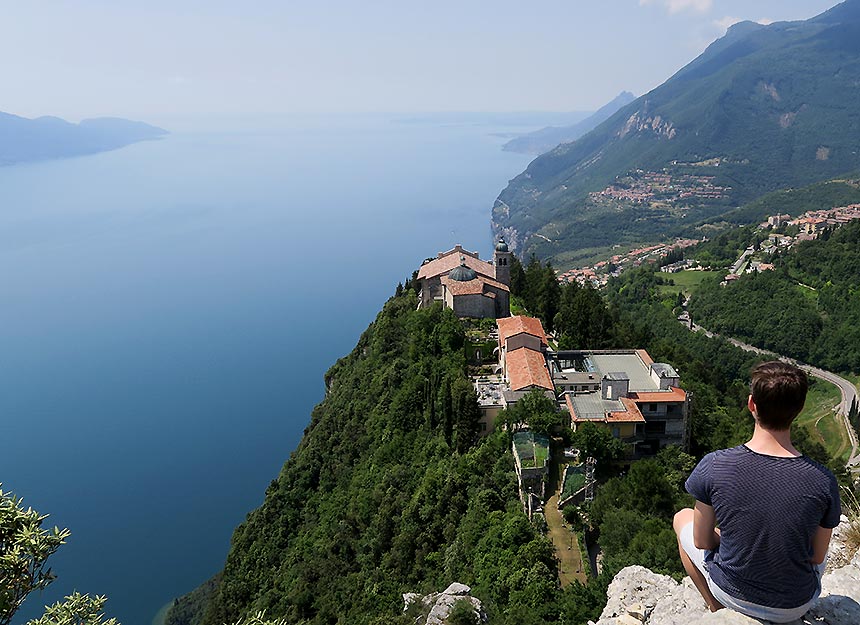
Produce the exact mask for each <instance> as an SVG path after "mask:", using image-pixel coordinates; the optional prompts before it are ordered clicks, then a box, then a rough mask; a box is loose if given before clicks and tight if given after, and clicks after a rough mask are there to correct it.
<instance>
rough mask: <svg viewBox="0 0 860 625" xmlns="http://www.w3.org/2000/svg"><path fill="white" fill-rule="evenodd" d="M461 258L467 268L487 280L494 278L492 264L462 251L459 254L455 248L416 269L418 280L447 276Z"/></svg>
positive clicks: (458, 263) (494, 272)
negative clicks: (485, 277)
mask: <svg viewBox="0 0 860 625" xmlns="http://www.w3.org/2000/svg"><path fill="white" fill-rule="evenodd" d="M461 256H462V257H463V260H464V261H465V263H466V266H467V267H471V268H472V269H474V270H475V271H477V272H478V273H479V274H483V275H484V276H487V277H488V278H495V276H496V269H495V267H493V264H492V263H488V262H487V261H485V260H481V259H480V258H475V257H474V256H470V255H469V253H466V252H464V251H463V252H461V251H460V250H457V249H456V248H455V249H453V250H450V251H448V252H445V253H444V255H443V256H440V257H439V258H434V259H433V260H431V261H430V262H429V263H425V264H423V265H421V267H420V268H419V269H418V279H419V280H422V279H424V278H433V277H436V276H441V275H443V274H447V273H448V272H449V271H451V270H452V269H454V267H459V266H460V257H461Z"/></svg>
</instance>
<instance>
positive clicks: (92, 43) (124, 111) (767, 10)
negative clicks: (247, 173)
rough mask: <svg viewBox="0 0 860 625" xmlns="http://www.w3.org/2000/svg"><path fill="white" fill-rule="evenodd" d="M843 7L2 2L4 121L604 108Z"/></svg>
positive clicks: (496, 0)
mask: <svg viewBox="0 0 860 625" xmlns="http://www.w3.org/2000/svg"><path fill="white" fill-rule="evenodd" d="M835 4H837V2H836V0H565V1H561V0H530V1H525V0H486V1H483V0H482V1H478V0H432V1H424V2H418V1H412V0H307V1H299V0H232V1H229V2H228V1H223V0H137V1H135V2H129V1H127V0H55V1H46V0H28V1H27V2H20V1H9V0H6V1H3V2H2V3H0V7H2V15H3V19H2V21H0V58H2V59H3V64H2V81H0V85H2V86H0V94H2V97H0V110H3V111H7V112H11V113H17V114H20V115H26V116H35V115H43V114H56V115H60V116H67V117H70V118H77V117H80V116H84V115H92V114H116V115H126V116H137V117H146V115H157V114H167V113H196V112H214V113H232V112H293V111H301V112H307V111H326V112H327V111H386V112H390V111H397V112H407V111H408V112H412V111H520V110H592V109H594V108H596V107H598V106H600V105H602V104H604V103H605V102H606V101H608V100H610V99H611V98H612V97H614V96H615V95H616V94H617V93H618V92H620V91H622V90H625V89H626V90H629V91H633V92H634V93H635V94H636V95H640V94H642V93H644V92H646V91H648V90H649V89H652V88H654V87H655V86H657V85H659V84H660V83H661V82H663V81H664V80H665V79H666V78H668V77H669V76H670V75H671V74H672V73H674V72H675V71H676V70H678V69H679V68H680V67H682V66H683V65H685V64H686V63H687V62H689V61H690V60H691V59H692V58H693V57H695V56H696V55H697V54H699V53H700V52H701V51H702V50H703V49H704V48H705V47H706V46H707V45H708V44H709V43H710V42H711V41H713V40H714V39H715V38H717V37H719V36H721V35H722V34H723V33H724V32H725V28H726V26H727V25H728V24H730V23H733V22H735V21H738V20H741V19H752V20H756V21H779V20H794V19H805V18H808V17H811V16H813V15H816V14H818V13H820V12H821V11H823V10H826V9H827V8H829V7H831V6H833V5H835Z"/></svg>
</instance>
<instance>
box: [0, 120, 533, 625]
mask: <svg viewBox="0 0 860 625" xmlns="http://www.w3.org/2000/svg"><path fill="white" fill-rule="evenodd" d="M150 121H152V122H154V123H159V124H160V125H163V126H165V127H167V128H169V129H171V130H172V131H174V132H173V134H172V135H170V136H169V137H167V138H165V139H164V140H161V141H154V142H146V143H140V144H137V145H133V146H129V147H127V148H124V149H122V150H118V151H115V152H109V153H103V154H98V155H94V156H89V157H83V158H76V159H69V160H61V161H51V162H45V163H38V164H29V165H17V166H13V167H5V168H0V443H2V453H0V481H2V483H3V487H4V489H6V490H11V491H13V492H15V493H17V494H19V495H22V496H24V497H25V501H26V502H27V503H29V504H30V505H32V506H33V507H34V508H36V509H37V510H39V511H41V512H44V513H50V514H51V517H50V518H49V520H48V523H50V524H51V525H53V524H57V525H60V526H65V527H69V528H70V529H71V531H72V537H71V539H70V540H69V542H68V544H67V545H65V546H64V547H62V548H61V549H60V551H59V552H58V553H57V554H56V555H55V556H53V558H52V559H51V564H52V566H53V568H54V570H55V572H56V573H57V575H58V579H57V581H56V582H55V583H54V584H53V585H52V586H51V587H50V588H49V590H47V591H46V592H44V593H43V594H42V595H41V596H32V597H31V598H30V599H29V600H28V602H27V604H25V609H23V610H22V611H21V612H19V615H18V617H17V618H16V621H15V622H17V623H21V622H23V621H24V620H25V619H26V618H29V617H32V616H35V615H38V614H41V606H43V605H44V604H45V603H49V602H53V601H55V600H58V599H59V598H61V597H62V596H63V595H65V594H68V593H70V592H71V591H73V590H79V591H82V592H89V593H94V594H106V595H108V597H109V601H108V604H107V612H108V614H109V615H112V616H116V617H117V618H119V619H120V621H121V622H122V623H124V625H148V624H149V623H150V621H151V620H152V618H153V616H154V615H155V612H156V611H157V610H158V609H159V608H160V607H161V606H162V605H164V604H165V603H166V602H167V601H169V600H171V599H172V598H173V597H174V596H177V595H179V594H182V593H184V592H186V591H188V590H191V589H192V588H193V587H194V586H196V585H197V584H198V583H200V582H202V581H204V580H205V579H206V578H208V577H209V576H210V575H211V574H213V573H215V572H216V571H217V570H218V569H219V568H220V567H221V565H222V564H223V561H224V557H225V555H226V553H227V549H228V546H229V538H230V535H231V532H232V530H233V528H234V527H235V526H236V525H237V524H238V523H240V522H241V521H242V520H243V519H244V516H245V514H246V513H247V512H248V511H249V510H251V509H252V508H254V507H256V506H258V505H259V504H260V502H261V501H262V496H263V492H264V490H265V487H266V486H267V485H268V483H269V482H270V481H271V480H272V479H273V478H274V477H276V475H277V473H278V471H279V470H280V468H281V465H282V464H283V462H284V461H285V460H286V459H287V458H288V456H289V454H290V452H291V451H292V450H293V449H294V448H295V446H296V444H297V443H298V441H299V439H300V437H301V435H302V432H303V429H304V427H305V426H306V424H307V423H308V420H309V415H310V411H311V408H312V407H313V405H314V404H316V403H317V402H319V401H320V400H321V399H322V396H323V373H324V372H325V371H326V369H327V368H328V367H329V366H330V365H331V364H333V363H334V361H335V360H336V359H337V358H338V357H340V356H342V355H344V354H346V353H347V352H348V351H350V350H351V349H352V347H353V345H354V344H355V342H356V340H357V338H358V336H359V334H360V333H361V332H362V331H363V330H364V328H365V327H366V326H367V324H368V323H369V322H370V321H371V320H372V319H373V317H374V315H375V314H376V312H377V311H378V310H379V308H380V307H381V305H382V304H383V302H384V301H385V300H386V298H387V297H389V296H390V295H391V294H392V293H393V291H394V288H395V286H396V284H397V282H398V281H401V280H403V279H405V278H406V277H408V276H409V275H410V274H411V273H412V271H413V269H415V268H417V267H418V265H419V264H420V262H421V260H422V259H423V258H425V257H427V256H432V255H434V254H435V253H436V252H437V251H439V250H441V249H448V248H450V247H451V246H453V245H454V244H455V243H462V244H463V245H464V246H466V247H467V248H474V249H477V250H478V251H480V252H481V255H482V257H485V258H486V257H488V256H489V252H490V250H491V249H492V247H491V245H492V242H491V240H490V231H489V219H490V207H491V205H492V203H493V199H494V198H495V196H496V195H497V194H498V192H499V191H500V190H501V189H502V188H503V187H504V186H505V184H506V182H507V180H508V179H509V178H511V177H513V176H514V175H516V174H517V173H518V172H520V171H521V170H522V169H523V168H524V167H525V166H526V164H527V163H528V160H529V157H527V156H523V155H518V154H510V153H505V152H502V151H501V150H500V147H501V144H502V143H503V142H504V139H502V138H500V137H499V136H496V135H495V134H494V133H496V132H498V131H511V130H512V129H511V128H499V127H495V126H494V124H495V123H496V121H497V120H493V119H492V118H489V119H488V120H487V121H485V122H482V121H481V118H480V117H479V116H472V117H470V118H468V119H465V120H458V119H457V118H456V117H452V116H442V117H434V116H422V118H421V119H420V120H417V119H412V120H409V119H406V118H404V117H401V118H395V117H390V116H388V117H387V116H362V117H347V116H331V117H307V116H305V117H295V116H293V117H268V118H257V119H253V120H247V119H242V118H238V117H236V118H231V119H214V118H209V119H199V118H197V119H193V118H186V119H164V120H161V119H157V120H150Z"/></svg>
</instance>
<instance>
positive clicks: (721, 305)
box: [690, 222, 860, 373]
mask: <svg viewBox="0 0 860 625" xmlns="http://www.w3.org/2000/svg"><path fill="white" fill-rule="evenodd" d="M774 262H775V264H776V271H773V272H762V273H758V274H756V273H753V274H746V275H744V276H741V278H740V279H738V280H737V281H735V282H734V283H731V284H729V285H727V286H724V287H723V286H720V285H719V283H718V282H717V281H716V280H712V281H706V282H704V283H703V284H702V285H701V286H700V287H699V288H698V289H697V290H696V291H695V293H694V295H693V298H692V300H691V302H690V312H691V314H692V316H693V319H695V320H696V321H697V322H698V323H700V324H701V325H703V326H704V327H706V328H708V329H710V330H713V331H715V332H719V333H722V334H726V335H728V336H733V337H735V338H739V339H741V340H744V341H747V342H749V343H752V344H754V345H757V346H759V347H763V348H765V349H770V350H773V351H775V352H777V353H779V354H784V355H786V356H791V357H794V358H798V359H800V360H803V361H804V362H809V363H811V364H815V365H818V366H821V367H823V368H825V369H829V370H832V371H837V372H843V373H852V372H858V371H860V222H854V223H851V224H847V225H845V226H843V227H841V228H838V229H837V230H835V231H833V232H832V233H831V232H825V233H824V234H823V235H822V236H821V237H820V238H819V239H816V240H814V241H808V242H804V243H801V244H799V245H797V246H796V248H795V249H793V250H792V251H791V252H788V253H786V254H784V255H782V256H779V257H777V258H776V259H775V261H774Z"/></svg>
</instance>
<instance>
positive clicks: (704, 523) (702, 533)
mask: <svg viewBox="0 0 860 625" xmlns="http://www.w3.org/2000/svg"><path fill="white" fill-rule="evenodd" d="M716 526H717V515H716V514H715V513H714V508H713V507H712V506H709V505H708V504H704V503H702V502H701V501H697V502H696V507H695V508H693V544H694V545H695V546H696V549H710V550H714V549H716V548H717V547H719V546H720V532H719V530H717V529H716Z"/></svg>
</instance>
